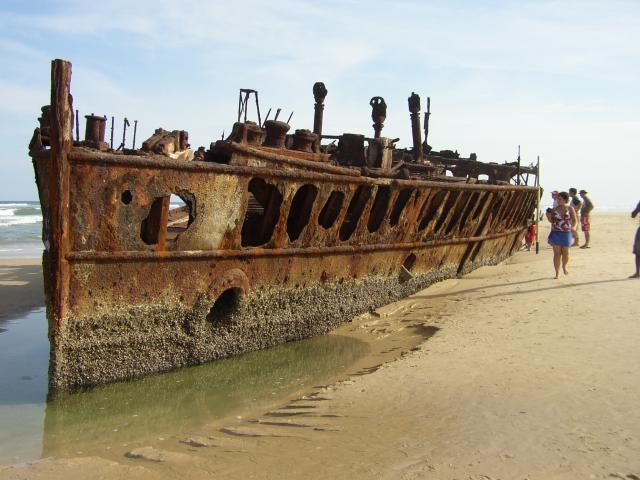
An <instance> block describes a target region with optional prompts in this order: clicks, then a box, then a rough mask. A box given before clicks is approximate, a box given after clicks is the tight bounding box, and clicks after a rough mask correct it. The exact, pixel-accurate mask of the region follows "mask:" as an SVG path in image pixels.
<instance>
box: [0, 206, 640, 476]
mask: <svg viewBox="0 0 640 480" xmlns="http://www.w3.org/2000/svg"><path fill="white" fill-rule="evenodd" d="M635 228H636V223H635V222H634V221H632V220H631V219H630V218H628V217H627V216H626V215H601V216H597V217H595V218H594V221H593V229H594V232H593V241H592V243H593V247H592V248H591V249H589V250H578V249H572V250H571V255H572V258H571V262H570V265H569V269H570V275H569V276H568V277H564V276H561V278H560V279H559V280H554V279H553V268H552V265H551V251H550V250H549V248H548V247H547V245H546V242H544V241H543V244H542V249H541V254H540V255H537V256H536V255H535V254H533V253H532V252H531V253H528V252H521V253H519V254H517V255H516V256H515V257H513V258H511V259H510V260H508V261H507V262H505V263H504V264H502V265H499V266H496V267H485V268H482V269H479V270H477V271H475V272H473V273H471V274H470V275H468V276H466V277H464V278H462V279H456V280H449V281H446V282H443V283H441V284H438V285H435V286H433V287H430V288H428V289H426V290H424V291H422V292H419V293H418V294H416V295H414V296H413V297H411V298H408V299H405V300H403V301H401V302H397V303H395V304H392V305H389V306H387V307H384V308H381V309H379V310H378V311H377V312H375V313H374V314H368V315H364V316H362V317H359V318H357V319H354V321H353V322H352V323H350V324H347V325H345V326H343V327H341V328H340V329H338V330H337V332H336V333H338V334H340V335H350V336H355V337H356V338H359V339H364V340H366V341H368V342H369V343H370V344H372V345H373V344H375V343H376V342H386V343H387V345H388V347H385V350H384V351H385V352H388V353H389V354H393V355H394V356H397V355H399V356H400V358H399V359H397V360H395V361H391V360H389V361H385V363H383V364H382V365H381V367H380V368H377V369H376V368H370V369H367V370H366V371H362V372H360V373H368V372H370V373H368V374H364V375H352V376H351V378H349V379H348V380H345V381H341V382H338V383H336V384H334V385H327V386H318V387H317V388H314V389H312V390H309V391H308V392H306V393H305V395H304V396H301V397H298V398H296V399H292V400H291V401H290V402H288V403H285V404H282V405H279V406H278V407H279V408H276V407H274V408H273V409H272V410H270V411H262V412H256V413H255V414H254V415H252V416H250V417H243V418H232V419H226V420H225V421H223V422H220V421H213V422H211V423H209V424H205V425H202V426H201V427H200V428H197V429H192V430H191V431H189V432H181V433H177V432H176V434H175V435H168V436H165V437H158V438H155V439H152V440H149V441H148V442H145V443H143V444H142V443H141V444H139V445H133V446H132V445H128V446H118V447H117V448H114V449H111V450H109V451H108V452H106V451H105V452H84V453H83V454H78V456H77V457H76V458H65V459H48V460H43V461H40V462H37V463H35V464H30V465H19V466H13V467H4V468H1V467H0V478H2V479H5V478H51V479H57V478H60V479H62V478H72V479H73V478H98V477H100V478H125V477H126V478H176V479H178V478H185V477H188V478H274V479H275V478H310V479H314V478H318V479H320V478H350V479H359V478H376V479H378V478H382V479H386V478H388V479H418V478H428V479H473V480H476V479H478V480H479V479H525V478H528V479H531V480H533V479H556V478H562V479H575V478H629V479H633V478H640V415H638V414H637V411H638V403H639V393H638V392H640V375H638V372H637V368H638V365H640V348H639V343H638V342H639V340H638V339H640V322H639V321H638V311H640V297H639V296H638V292H639V291H640V290H639V289H640V281H638V280H628V279H627V276H628V275H629V274H631V273H632V271H633V265H632V263H633V256H632V255H631V253H630V251H631V243H632V239H633V233H634V232H635ZM545 234H546V231H545V230H543V232H541V238H542V239H544V237H545ZM32 283H33V282H32ZM2 288H4V287H2ZM408 326H409V327H411V328H407V327H408ZM420 329H424V330H425V332H423V333H426V332H429V333H433V332H435V335H433V336H432V337H431V338H430V339H428V340H427V341H425V342H424V343H423V344H422V345H421V346H419V347H417V348H416V349H413V350H411V349H407V348H405V345H407V343H406V341H405V340H403V339H402V338H401V337H402V332H404V331H406V330H411V331H412V332H413V333H415V331H416V330H420ZM436 329H437V330H436ZM397 335H400V336H398V337H394V336H397ZM394 338H397V340H398V342H397V345H398V346H397V347H393V341H394ZM85 455H87V456H85Z"/></svg>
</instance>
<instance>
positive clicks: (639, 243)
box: [629, 202, 640, 278]
mask: <svg viewBox="0 0 640 480" xmlns="http://www.w3.org/2000/svg"><path fill="white" fill-rule="evenodd" d="M639 213H640V202H638V205H636V208H635V210H634V211H633V212H631V218H636V216H637V215H638V214H639ZM633 254H634V255H635V256H636V273H634V274H633V275H631V276H630V277H629V278H640V226H639V227H638V230H636V238H635V240H634V242H633Z"/></svg>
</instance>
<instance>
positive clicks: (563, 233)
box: [547, 192, 578, 278]
mask: <svg viewBox="0 0 640 480" xmlns="http://www.w3.org/2000/svg"><path fill="white" fill-rule="evenodd" d="M557 201H558V206H557V207H555V208H548V209H547V220H549V222H550V223H551V233H549V238H548V242H549V245H551V246H552V247H553V268H554V269H555V271H556V277H555V278H558V276H559V275H560V264H562V271H563V272H564V274H565V275H569V271H568V270H567V265H568V264H569V248H570V247H571V245H572V243H573V234H572V233H571V232H572V231H573V230H575V228H576V225H577V223H578V217H577V215H576V212H575V210H574V209H573V207H572V206H571V205H569V194H568V193H567V192H560V193H559V194H558V198H557Z"/></svg>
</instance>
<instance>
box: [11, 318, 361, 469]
mask: <svg viewBox="0 0 640 480" xmlns="http://www.w3.org/2000/svg"><path fill="white" fill-rule="evenodd" d="M3 327H4V328H5V329H6V331H5V332H2V333H0V367H1V368H0V464H8V463H16V462H21V461H25V460H31V459H37V458H40V457H48V456H56V457H57V456H70V455H73V456H75V455H83V454H89V453H90V452H94V453H95V452H99V451H104V450H108V449H110V448H111V447H112V446H122V445H124V444H128V443H130V442H136V441H140V440H144V439H146V438H156V439H157V438H161V437H163V436H168V435H172V434H176V433H177V432H185V431H187V430H189V429H193V428H197V427H198V426H201V425H204V424H205V423H208V422H211V421H213V420H216V419H219V418H222V417H226V416H230V415H243V414H244V413H245V412H253V411H255V410H257V409H260V408H266V407H268V406H270V405H273V404H276V403H279V402H282V401H283V399H285V398H289V397H291V396H292V395H293V394H294V393H295V392H298V391H302V390H308V389H310V388H312V387H313V385H316V384H318V383H323V382H327V381H330V380H333V379H335V378H336V376H337V375H340V374H344V373H345V372H346V371H347V370H348V369H349V368H350V367H352V366H353V365H355V364H356V363H357V361H358V360H359V359H362V357H364V356H365V355H367V354H368V353H369V346H368V345H367V343H365V342H363V341H359V340H356V339H354V338H349V337H344V336H339V335H326V336H322V337H316V338H312V339H308V340H302V341H299V342H291V343H288V344H285V345H281V346H277V347H274V348H271V349H268V350H262V351H258V352H252V353H248V354H245V355H242V356H239V357H234V358H229V359H223V360H218V361H215V362H212V363H209V364H206V365H200V366H196V367H189V368H184V369H181V370H176V371H173V372H168V373H164V374H159V375H153V376H149V377H146V378H143V379H141V380H137V381H132V382H123V383H116V384H112V385H108V386H104V387H99V388H95V389H93V390H90V391H86V392H80V393H74V394H65V395H61V396H58V397H56V398H55V399H54V400H52V401H50V402H46V396H47V369H48V359H49V342H48V339H47V322H46V318H45V312H44V309H40V310H37V311H34V312H31V313H29V314H28V315H26V316H24V317H22V318H19V319H15V320H11V321H8V322H5V323H3Z"/></svg>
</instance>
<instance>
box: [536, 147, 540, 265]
mask: <svg viewBox="0 0 640 480" xmlns="http://www.w3.org/2000/svg"><path fill="white" fill-rule="evenodd" d="M536 187H537V189H536V255H537V254H538V253H540V155H538V161H537V163H536Z"/></svg>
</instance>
